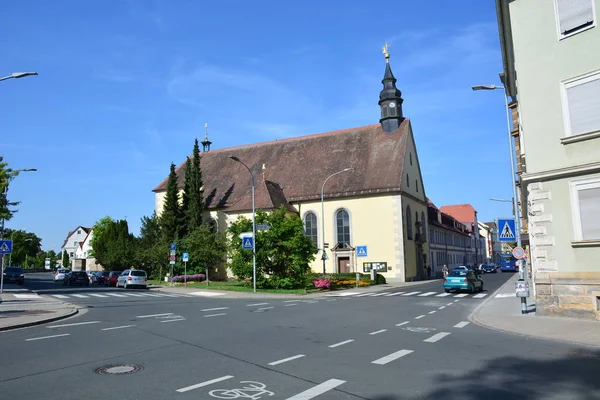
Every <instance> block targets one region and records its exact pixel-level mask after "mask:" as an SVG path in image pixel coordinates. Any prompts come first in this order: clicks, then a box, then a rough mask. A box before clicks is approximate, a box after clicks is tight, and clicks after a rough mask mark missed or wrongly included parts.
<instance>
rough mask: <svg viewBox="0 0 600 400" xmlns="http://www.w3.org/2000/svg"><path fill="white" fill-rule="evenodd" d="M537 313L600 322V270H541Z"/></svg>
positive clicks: (536, 277)
mask: <svg viewBox="0 0 600 400" xmlns="http://www.w3.org/2000/svg"><path fill="white" fill-rule="evenodd" d="M535 288H536V301H535V308H536V314H538V315H546V316H557V317H572V318H583V319H596V320H598V321H600V272H538V273H536V276H535Z"/></svg>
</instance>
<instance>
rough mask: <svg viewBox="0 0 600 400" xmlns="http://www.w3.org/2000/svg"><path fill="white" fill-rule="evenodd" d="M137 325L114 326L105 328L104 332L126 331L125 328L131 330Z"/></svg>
mask: <svg viewBox="0 0 600 400" xmlns="http://www.w3.org/2000/svg"><path fill="white" fill-rule="evenodd" d="M134 326H135V325H122V326H113V327H112V328H104V329H102V330H103V331H113V330H115V329H125V328H131V327H134Z"/></svg>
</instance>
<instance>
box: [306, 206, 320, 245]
mask: <svg viewBox="0 0 600 400" xmlns="http://www.w3.org/2000/svg"><path fill="white" fill-rule="evenodd" d="M317 232H318V228H317V216H316V215H315V213H312V212H310V213H308V214H306V216H305V217H304V234H305V235H306V236H307V237H308V238H309V239H310V241H311V242H312V244H313V246H315V247H316V248H317V249H318V248H319V243H318V235H317Z"/></svg>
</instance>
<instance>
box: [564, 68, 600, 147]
mask: <svg viewBox="0 0 600 400" xmlns="http://www.w3.org/2000/svg"><path fill="white" fill-rule="evenodd" d="M563 96H564V106H563V108H564V114H565V132H566V135H567V136H573V135H581V134H583V133H589V132H597V131H600V113H599V112H598V110H599V109H600V71H595V72H593V73H590V74H587V75H584V76H582V77H578V78H576V79H571V80H568V81H565V82H564V84H563Z"/></svg>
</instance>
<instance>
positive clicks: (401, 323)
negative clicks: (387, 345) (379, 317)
mask: <svg viewBox="0 0 600 400" xmlns="http://www.w3.org/2000/svg"><path fill="white" fill-rule="evenodd" d="M406 324H410V321H404V322H400V323H399V324H396V326H403V325H406Z"/></svg>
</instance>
